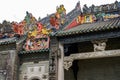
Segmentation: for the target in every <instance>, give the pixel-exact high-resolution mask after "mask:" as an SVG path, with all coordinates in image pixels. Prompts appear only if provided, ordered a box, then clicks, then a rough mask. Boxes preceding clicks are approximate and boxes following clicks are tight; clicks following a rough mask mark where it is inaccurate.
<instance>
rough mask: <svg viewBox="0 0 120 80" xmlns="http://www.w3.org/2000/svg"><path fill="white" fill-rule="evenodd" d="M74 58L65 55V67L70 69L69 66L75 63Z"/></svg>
mask: <svg viewBox="0 0 120 80" xmlns="http://www.w3.org/2000/svg"><path fill="white" fill-rule="evenodd" d="M73 60H74V59H73V58H72V57H65V58H64V63H63V64H64V69H66V70H69V68H70V67H71V66H72V63H73Z"/></svg>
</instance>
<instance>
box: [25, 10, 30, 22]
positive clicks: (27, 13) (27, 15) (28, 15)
mask: <svg viewBox="0 0 120 80" xmlns="http://www.w3.org/2000/svg"><path fill="white" fill-rule="evenodd" d="M25 20H26V22H27V24H30V13H29V12H28V11H26V16H25Z"/></svg>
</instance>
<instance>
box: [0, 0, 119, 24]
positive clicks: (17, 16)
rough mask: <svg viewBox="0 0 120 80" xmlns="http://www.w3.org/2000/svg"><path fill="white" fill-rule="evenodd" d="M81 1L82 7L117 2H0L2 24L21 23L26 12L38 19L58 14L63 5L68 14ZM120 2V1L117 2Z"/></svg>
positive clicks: (83, 0) (99, 0)
mask: <svg viewBox="0 0 120 80" xmlns="http://www.w3.org/2000/svg"><path fill="white" fill-rule="evenodd" d="M78 1H80V4H81V7H83V5H84V4H87V6H91V5H92V4H94V5H102V4H109V3H114V2H115V1H116V0H0V23H1V22H2V21H3V20H7V21H10V22H12V21H17V22H20V21H21V20H23V19H24V17H25V15H26V11H28V12H30V13H32V14H33V16H34V17H36V19H38V17H41V18H43V17H46V15H47V14H51V13H54V12H56V6H59V5H61V4H63V5H64V6H65V9H66V11H67V13H68V12H69V11H71V10H72V9H73V8H74V7H75V5H76V3H77V2H78ZM117 1H120V0H117Z"/></svg>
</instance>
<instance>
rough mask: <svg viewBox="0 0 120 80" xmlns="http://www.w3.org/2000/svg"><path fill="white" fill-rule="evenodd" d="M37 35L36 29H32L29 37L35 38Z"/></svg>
mask: <svg viewBox="0 0 120 80" xmlns="http://www.w3.org/2000/svg"><path fill="white" fill-rule="evenodd" d="M36 35H37V29H34V30H33V31H32V33H31V36H34V37H35V36H36Z"/></svg>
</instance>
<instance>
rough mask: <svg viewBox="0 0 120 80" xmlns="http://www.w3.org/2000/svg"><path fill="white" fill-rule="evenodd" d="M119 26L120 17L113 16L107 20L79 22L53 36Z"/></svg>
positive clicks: (110, 28)
mask: <svg viewBox="0 0 120 80" xmlns="http://www.w3.org/2000/svg"><path fill="white" fill-rule="evenodd" d="M119 28H120V17H118V18H113V19H110V20H108V21H101V22H95V23H86V24H80V25H78V26H76V27H74V28H71V29H69V30H63V31H59V32H57V33H55V34H54V36H66V35H73V34H84V33H90V32H97V31H105V30H112V29H119Z"/></svg>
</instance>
